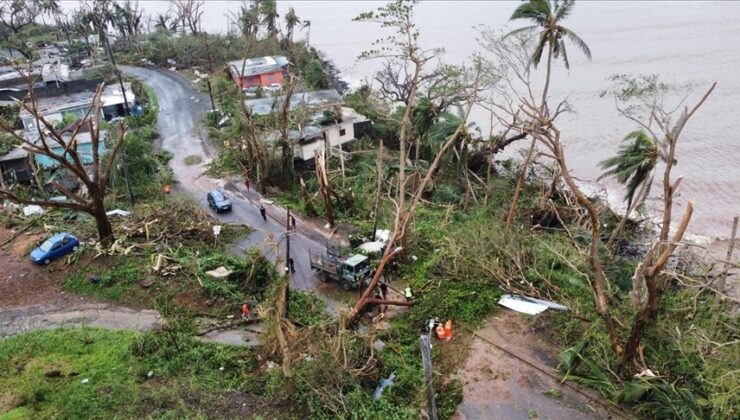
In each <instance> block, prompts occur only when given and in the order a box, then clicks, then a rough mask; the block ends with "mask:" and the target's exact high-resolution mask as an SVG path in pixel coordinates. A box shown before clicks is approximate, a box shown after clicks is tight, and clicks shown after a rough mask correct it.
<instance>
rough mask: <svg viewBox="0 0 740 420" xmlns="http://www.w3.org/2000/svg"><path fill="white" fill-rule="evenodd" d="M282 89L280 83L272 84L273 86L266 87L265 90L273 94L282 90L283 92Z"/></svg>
mask: <svg viewBox="0 0 740 420" xmlns="http://www.w3.org/2000/svg"><path fill="white" fill-rule="evenodd" d="M282 88H283V87H282V86H281V85H280V83H272V84H270V85H268V86H265V87H264V89H265V90H266V91H268V92H272V93H277V92H280V90H282Z"/></svg>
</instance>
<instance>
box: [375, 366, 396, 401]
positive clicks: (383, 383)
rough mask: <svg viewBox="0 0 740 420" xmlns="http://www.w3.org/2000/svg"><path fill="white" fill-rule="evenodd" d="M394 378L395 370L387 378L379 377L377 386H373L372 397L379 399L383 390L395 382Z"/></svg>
mask: <svg viewBox="0 0 740 420" xmlns="http://www.w3.org/2000/svg"><path fill="white" fill-rule="evenodd" d="M394 379H396V371H393V372H392V373H391V375H390V376H389V377H388V378H381V379H380V382H378V386H377V387H376V388H375V392H373V399H374V400H379V399H380V397H381V396H382V395H383V391H384V390H385V389H386V388H388V387H389V386H392V385H393V384H394V383H395V382H394Z"/></svg>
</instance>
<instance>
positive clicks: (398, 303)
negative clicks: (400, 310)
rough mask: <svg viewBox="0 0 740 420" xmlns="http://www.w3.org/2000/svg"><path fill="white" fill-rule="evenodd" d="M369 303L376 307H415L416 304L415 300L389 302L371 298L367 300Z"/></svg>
mask: <svg viewBox="0 0 740 420" xmlns="http://www.w3.org/2000/svg"><path fill="white" fill-rule="evenodd" d="M367 303H371V304H376V305H393V306H414V303H415V302H414V301H413V300H387V299H375V298H371V299H368V300H367Z"/></svg>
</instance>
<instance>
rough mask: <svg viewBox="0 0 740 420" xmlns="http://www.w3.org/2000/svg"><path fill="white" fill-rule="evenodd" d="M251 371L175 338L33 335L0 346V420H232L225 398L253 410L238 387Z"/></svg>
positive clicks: (86, 332)
mask: <svg viewBox="0 0 740 420" xmlns="http://www.w3.org/2000/svg"><path fill="white" fill-rule="evenodd" d="M172 334H174V335H172ZM255 366H256V365H255V360H254V358H253V355H252V353H251V352H249V351H248V350H244V349H236V348H231V347H226V346H219V345H214V344H205V343H198V342H196V341H194V340H193V339H192V338H190V337H189V336H186V335H185V334H182V333H159V334H154V333H150V334H140V333H134V332H128V331H108V330H100V329H74V330H65V329H60V330H53V331H38V332H33V333H28V334H24V335H20V336H15V337H10V338H7V339H4V340H2V341H0V417H3V418H56V417H61V418H144V417H150V416H156V417H160V416H161V417H169V418H180V417H212V416H217V417H222V416H226V417H235V416H240V415H239V413H238V412H233V411H232V412H230V411H231V410H232V409H230V408H228V407H229V406H228V403H227V397H228V398H231V399H236V400H237V401H239V404H238V407H243V406H242V404H247V405H250V407H249V408H250V409H251V408H253V405H254V401H255V399H257V398H258V397H253V396H250V395H248V394H245V393H244V392H242V391H241V388H242V387H243V386H244V385H245V384H246V383H247V381H245V380H244V378H243V376H242V375H243V374H244V373H248V372H251V371H252V370H253V369H254V368H255ZM222 367H223V369H220V368H222ZM149 372H152V374H151V376H148V373H149ZM85 380H87V381H85ZM83 382H86V383H83ZM242 401H244V402H243V403H242ZM238 407H237V408H238Z"/></svg>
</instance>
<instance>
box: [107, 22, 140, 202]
mask: <svg viewBox="0 0 740 420" xmlns="http://www.w3.org/2000/svg"><path fill="white" fill-rule="evenodd" d="M104 38H105V46H106V48H105V49H106V50H108V57H110V63H111V65H112V66H113V71H114V72H115V73H116V76H118V84H119V85H121V94H123V108H124V109H125V110H126V115H127V116H128V115H131V109H130V108H129V106H128V98H127V97H126V88H125V87H124V86H123V77H121V72H120V71H119V70H118V66H116V59H115V57H113V50H112V49H111V47H110V41H109V40H108V35H107V34H106V35H105V37H104ZM121 161H122V162H123V176H125V177H126V189H128V197H129V200H130V201H131V206H132V207H133V205H134V203H135V199H134V192H133V190H131V178H130V177H129V176H128V159H127V158H126V145H125V144H124V145H123V147H121Z"/></svg>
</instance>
